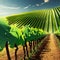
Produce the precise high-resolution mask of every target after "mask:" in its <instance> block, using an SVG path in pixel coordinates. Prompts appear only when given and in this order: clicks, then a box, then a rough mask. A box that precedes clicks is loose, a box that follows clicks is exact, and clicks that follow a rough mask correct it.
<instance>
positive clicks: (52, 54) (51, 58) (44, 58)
mask: <svg viewBox="0 0 60 60" xmlns="http://www.w3.org/2000/svg"><path fill="white" fill-rule="evenodd" d="M46 37H47V38H45V40H47V41H48V42H47V44H46V46H45V47H43V48H44V49H43V50H42V52H41V53H39V52H38V53H39V54H37V57H32V58H33V59H30V60H60V49H59V48H58V43H57V38H56V36H55V35H54V34H50V35H49V36H46ZM10 55H11V58H12V60H15V59H14V52H13V51H12V52H11V54H10ZM21 58H23V50H22V47H20V49H19V50H18V60H20V59H21ZM0 60H7V56H6V52H5V51H4V54H3V55H0ZM21 60H22V59H21Z"/></svg>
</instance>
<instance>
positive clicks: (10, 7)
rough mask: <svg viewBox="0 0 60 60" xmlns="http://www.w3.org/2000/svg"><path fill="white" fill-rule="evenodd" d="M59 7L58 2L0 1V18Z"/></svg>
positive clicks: (51, 0)
mask: <svg viewBox="0 0 60 60" xmlns="http://www.w3.org/2000/svg"><path fill="white" fill-rule="evenodd" d="M57 6H60V0H0V16H8V15H13V14H19V13H24V12H29V11H33V10H40V9H46V8H54V7H57Z"/></svg>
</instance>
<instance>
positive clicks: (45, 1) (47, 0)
mask: <svg viewBox="0 0 60 60" xmlns="http://www.w3.org/2000/svg"><path fill="white" fill-rule="evenodd" d="M48 2H49V0H44V2H42V3H41V4H38V3H37V4H36V5H35V6H37V7H39V6H42V5H44V4H46V3H48Z"/></svg>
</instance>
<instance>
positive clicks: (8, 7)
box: [0, 5, 20, 10]
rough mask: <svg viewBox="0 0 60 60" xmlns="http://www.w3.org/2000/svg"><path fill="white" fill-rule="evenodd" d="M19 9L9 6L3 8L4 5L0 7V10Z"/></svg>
mask: <svg viewBox="0 0 60 60" xmlns="http://www.w3.org/2000/svg"><path fill="white" fill-rule="evenodd" d="M19 8H20V7H10V6H5V5H0V9H13V10H14V9H19Z"/></svg>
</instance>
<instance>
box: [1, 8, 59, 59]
mask: <svg viewBox="0 0 60 60" xmlns="http://www.w3.org/2000/svg"><path fill="white" fill-rule="evenodd" d="M44 54H45V55H44ZM0 60H60V7H57V8H53V9H44V10H36V11H32V12H27V13H24V14H18V15H13V16H7V17H5V18H0Z"/></svg>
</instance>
